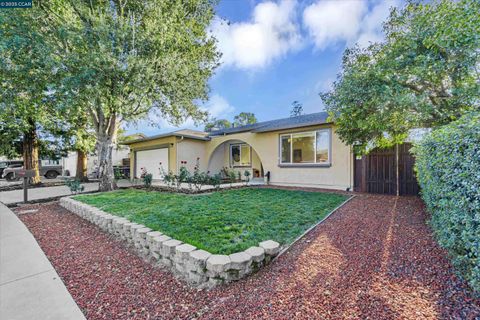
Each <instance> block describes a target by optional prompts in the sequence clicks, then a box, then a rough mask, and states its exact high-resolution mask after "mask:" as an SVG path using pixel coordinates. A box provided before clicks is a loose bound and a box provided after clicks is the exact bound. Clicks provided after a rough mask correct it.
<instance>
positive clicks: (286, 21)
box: [212, 0, 302, 69]
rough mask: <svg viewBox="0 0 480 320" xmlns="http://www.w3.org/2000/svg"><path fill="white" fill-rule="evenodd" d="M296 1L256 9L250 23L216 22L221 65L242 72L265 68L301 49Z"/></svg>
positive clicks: (213, 31)
mask: <svg viewBox="0 0 480 320" xmlns="http://www.w3.org/2000/svg"><path fill="white" fill-rule="evenodd" d="M295 7H296V1H289V0H284V1H281V2H279V3H274V2H270V1H269V2H263V3H260V4H258V5H256V6H255V8H254V10H253V14H252V19H251V21H249V22H241V23H232V24H229V23H227V22H226V21H224V20H222V19H220V18H217V19H215V21H214V22H213V25H212V34H213V35H214V36H215V37H216V38H217V39H218V47H219V49H220V51H221V52H222V54H223V56H222V61H221V62H222V64H223V65H224V66H228V65H230V66H234V67H237V68H241V69H253V68H262V67H265V66H267V65H268V64H269V63H271V62H272V61H273V60H274V59H276V58H280V57H282V56H284V55H285V54H287V53H288V52H290V51H292V50H296V49H298V48H299V47H300V46H301V43H302V39H301V35H300V30H299V27H298V25H297V24H296V21H295V20H296V11H295Z"/></svg>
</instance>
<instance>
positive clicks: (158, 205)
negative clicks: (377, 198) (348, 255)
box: [74, 188, 348, 255]
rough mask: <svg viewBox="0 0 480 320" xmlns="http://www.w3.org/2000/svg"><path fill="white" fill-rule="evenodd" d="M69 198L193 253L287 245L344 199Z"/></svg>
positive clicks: (248, 192) (272, 193) (239, 194)
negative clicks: (183, 245)
mask: <svg viewBox="0 0 480 320" xmlns="http://www.w3.org/2000/svg"><path fill="white" fill-rule="evenodd" d="M74 199H76V200H79V201H82V202H84V203H87V204H89V205H92V206H95V207H97V208H100V209H102V210H103V211H105V212H108V213H111V214H114V215H116V216H120V217H125V218H127V219H128V220H130V221H132V222H136V223H140V224H142V225H145V226H147V227H149V228H151V229H152V230H155V231H160V232H162V233H164V234H166V235H168V236H169V237H172V238H174V239H178V240H180V241H182V242H185V243H188V244H190V245H193V246H195V247H197V248H199V249H203V250H206V251H208V252H210V253H213V254H226V255H228V254H232V253H236V252H240V251H243V250H246V249H248V248H250V247H252V246H257V245H258V243H259V242H262V241H265V240H274V241H277V242H279V243H280V245H282V246H284V245H288V244H290V243H291V242H292V241H293V240H295V239H296V238H297V237H298V236H300V235H301V234H302V233H303V232H304V231H305V230H307V229H308V228H310V227H311V226H312V225H314V224H315V223H317V222H318V221H320V220H321V219H322V218H324V217H325V216H326V215H327V214H328V213H330V212H331V211H332V210H333V209H335V208H336V207H337V206H339V205H340V204H341V203H342V202H344V201H345V200H347V199H348V197H347V196H345V195H340V194H335V193H323V192H304V191H298V190H295V191H292V190H278V189H266V188H262V189H258V188H244V189H236V190H223V191H219V192H213V193H210V194H204V195H185V194H178V193H167V192H156V191H152V192H147V191H144V190H135V189H129V190H120V191H115V192H104V193H97V194H94V195H87V196H84V195H80V196H75V197H74Z"/></svg>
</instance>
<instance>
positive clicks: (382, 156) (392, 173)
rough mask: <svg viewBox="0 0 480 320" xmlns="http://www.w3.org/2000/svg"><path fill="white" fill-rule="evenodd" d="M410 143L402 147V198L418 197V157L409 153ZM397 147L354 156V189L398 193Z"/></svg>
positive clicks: (400, 164)
mask: <svg viewBox="0 0 480 320" xmlns="http://www.w3.org/2000/svg"><path fill="white" fill-rule="evenodd" d="M411 147H412V145H411V144H410V143H404V144H402V145H400V146H399V156H398V158H399V159H398V164H399V168H398V169H399V177H400V181H399V182H400V195H417V194H418V191H419V187H418V183H417V179H416V177H415V171H414V169H413V168H414V164H415V158H414V157H413V155H412V154H411V153H410V148H411ZM395 162H396V161H395V148H394V147H393V148H389V149H375V150H372V151H371V152H370V153H369V154H368V155H366V156H361V157H358V156H357V157H355V168H354V170H355V171H354V190H355V191H358V192H368V193H381V194H393V195H395V194H396V193H397V183H396V163H395Z"/></svg>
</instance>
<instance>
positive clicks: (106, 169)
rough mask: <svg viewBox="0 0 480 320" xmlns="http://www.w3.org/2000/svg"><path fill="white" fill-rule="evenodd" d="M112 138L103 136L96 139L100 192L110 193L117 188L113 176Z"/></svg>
mask: <svg viewBox="0 0 480 320" xmlns="http://www.w3.org/2000/svg"><path fill="white" fill-rule="evenodd" d="M112 139H113V137H108V136H107V135H103V136H100V137H98V141H97V154H98V162H99V164H98V175H99V179H100V182H99V186H98V189H99V190H100V191H111V190H114V189H115V188H116V187H117V186H116V183H115V179H114V175H113V163H112V151H113V147H114V143H113V141H112Z"/></svg>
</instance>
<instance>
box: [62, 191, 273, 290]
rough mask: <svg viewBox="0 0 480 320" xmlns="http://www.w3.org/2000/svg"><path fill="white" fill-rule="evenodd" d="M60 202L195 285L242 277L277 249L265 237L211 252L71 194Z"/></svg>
mask: <svg viewBox="0 0 480 320" xmlns="http://www.w3.org/2000/svg"><path fill="white" fill-rule="evenodd" d="M60 205H61V206H62V207H64V208H65V209H67V210H69V211H70V212H72V213H74V214H76V215H78V216H80V217H81V218H83V219H86V220H88V221H90V222H91V223H93V224H95V225H97V226H99V227H100V228H101V229H102V230H104V231H106V232H108V233H110V234H112V235H114V236H116V237H118V238H120V239H122V240H124V241H127V243H128V244H130V245H131V246H132V247H133V248H134V249H135V251H136V253H137V254H139V255H140V256H142V257H145V258H148V259H151V260H153V261H154V262H155V263H156V264H158V265H161V266H164V267H167V268H169V269H170V270H171V271H172V272H173V273H174V274H175V275H177V276H179V277H180V278H182V279H184V280H186V281H187V282H188V283H190V284H193V285H195V286H198V287H214V286H217V285H220V284H223V283H228V282H231V281H235V280H239V279H241V278H244V277H246V276H247V275H249V274H251V273H253V272H255V271H257V270H258V269H260V268H261V267H262V266H264V265H266V264H267V263H269V262H270V261H272V260H273V258H274V257H275V256H277V255H278V253H279V251H280V244H279V243H278V242H275V241H273V240H267V241H262V242H260V243H259V244H258V246H254V247H250V248H248V249H247V250H245V251H241V252H237V253H233V254H230V255H218V254H211V253H210V252H208V251H205V250H200V249H197V248H196V247H194V246H192V245H190V244H186V243H183V242H181V241H179V240H176V239H173V238H171V237H169V236H167V235H165V234H163V233H161V232H159V231H153V230H152V229H150V228H148V227H146V226H144V225H142V224H138V223H133V222H131V221H129V220H128V219H126V218H122V217H118V216H115V215H112V214H109V213H106V212H104V211H102V210H100V209H98V208H96V207H93V206H90V205H88V204H85V203H83V202H80V201H77V200H74V199H72V198H71V197H63V198H61V199H60Z"/></svg>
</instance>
